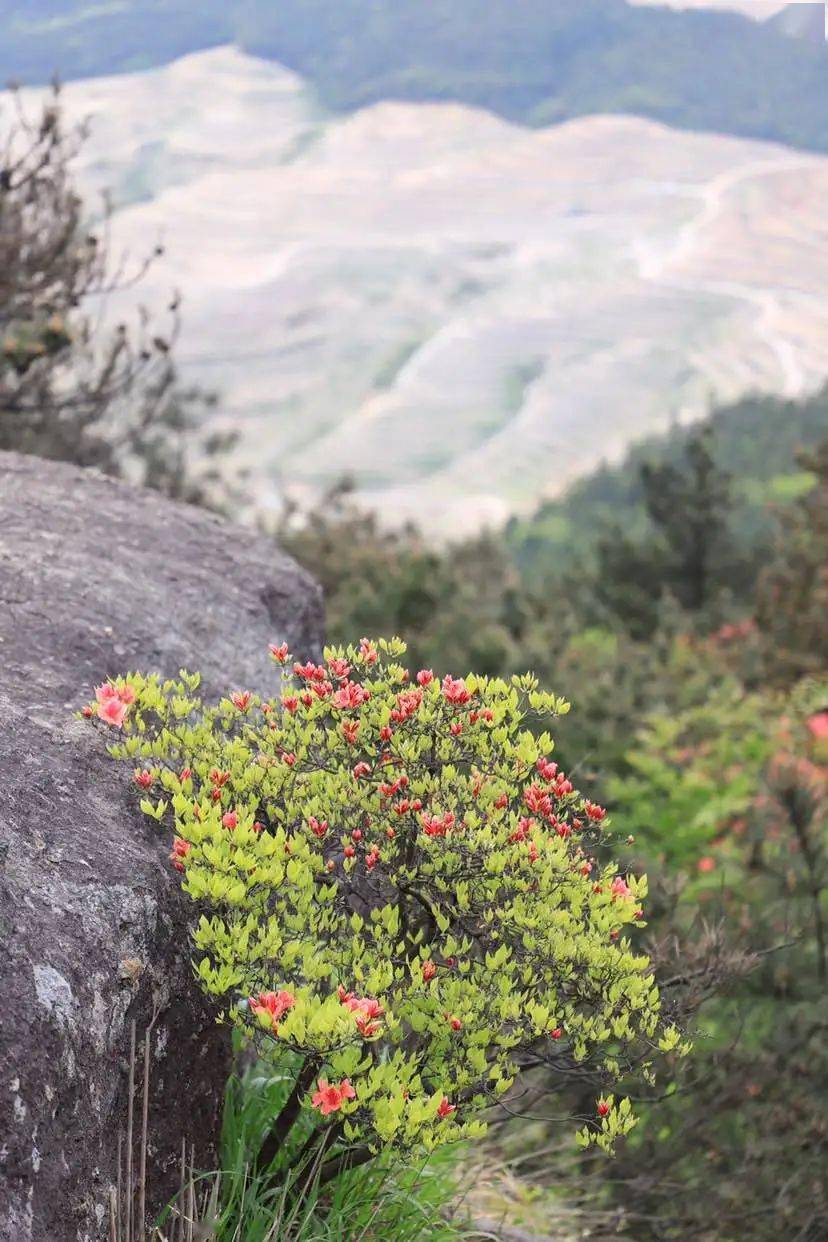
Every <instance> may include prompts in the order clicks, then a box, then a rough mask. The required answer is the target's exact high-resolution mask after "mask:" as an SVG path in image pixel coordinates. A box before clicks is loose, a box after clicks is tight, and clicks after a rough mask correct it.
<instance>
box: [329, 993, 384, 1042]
mask: <svg viewBox="0 0 828 1242" xmlns="http://www.w3.org/2000/svg"><path fill="white" fill-rule="evenodd" d="M340 1000H341V1001H342V1004H343V1005H344V1006H345V1008H346V1009H349V1010H350V1011H351V1013H352V1014H354V1015H355V1017H356V1024H357V1030H358V1031H359V1033H360V1035H362V1036H363V1038H365V1039H370V1037H371V1036H372V1035H376V1033H377V1031H378V1030H379V1029H380V1026H381V1023H380V1022H379V1019H380V1018H381V1017H382V1016H383V1014H384V1013H385V1009H384V1007H383V1006H382V1005H381V1004H380V1003H379V1001H378V1000H374V998H373V997H372V996H362V997H361V996H354V995H353V993H351V992H346V993H345V995H344V996H342V995H340Z"/></svg>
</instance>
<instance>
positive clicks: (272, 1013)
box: [250, 991, 296, 1031]
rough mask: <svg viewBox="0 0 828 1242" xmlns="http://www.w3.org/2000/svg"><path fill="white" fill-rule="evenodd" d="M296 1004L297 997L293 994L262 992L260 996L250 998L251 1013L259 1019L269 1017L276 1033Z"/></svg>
mask: <svg viewBox="0 0 828 1242" xmlns="http://www.w3.org/2000/svg"><path fill="white" fill-rule="evenodd" d="M295 1004H296V997H295V996H294V995H293V993H292V992H285V991H282V992H260V993H259V995H258V996H256V997H253V996H251V997H250V1009H251V1011H252V1012H253V1013H254V1014H255V1015H256V1017H257V1018H259V1017H264V1016H265V1015H267V1016H268V1017H269V1019H270V1024H271V1026H272V1027H273V1030H274V1031H275V1030H276V1028H277V1027H278V1025H279V1022H280V1021H281V1020H282V1018H283V1017H284V1016H285V1014H286V1013H287V1011H288V1010H289V1009H292V1008H293V1006H294V1005H295Z"/></svg>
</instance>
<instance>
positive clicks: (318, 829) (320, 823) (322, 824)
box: [308, 815, 328, 837]
mask: <svg viewBox="0 0 828 1242" xmlns="http://www.w3.org/2000/svg"><path fill="white" fill-rule="evenodd" d="M308 827H309V828H310V830H311V832H312V833H313V835H314V836H315V837H324V835H325V833H326V832H327V831H328V821H327V820H326V819H322V820H319V819H317V818H316V816H315V815H311V816H310V818H309V819H308Z"/></svg>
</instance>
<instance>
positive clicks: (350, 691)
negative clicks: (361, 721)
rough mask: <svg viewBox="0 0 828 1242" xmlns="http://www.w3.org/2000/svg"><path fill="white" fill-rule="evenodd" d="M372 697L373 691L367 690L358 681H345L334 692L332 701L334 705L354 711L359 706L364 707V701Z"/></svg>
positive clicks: (342, 709) (344, 709)
mask: <svg viewBox="0 0 828 1242" xmlns="http://www.w3.org/2000/svg"><path fill="white" fill-rule="evenodd" d="M370 697H371V691H370V690H366V689H365V687H364V686H361V685H360V684H359V682H356V681H343V682H342V683H341V685H340V687H339V689H338V690H337V691H336V693H335V694H334V696H333V698H332V699H331V702H332V703H333V706H334V707H336V708H339V709H340V710H341V711H354V710H355V709H356V708H358V707H362V704H363V703H367V702H368V700H369V699H370Z"/></svg>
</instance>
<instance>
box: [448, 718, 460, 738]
mask: <svg viewBox="0 0 828 1242" xmlns="http://www.w3.org/2000/svg"><path fill="white" fill-rule="evenodd" d="M462 732H463V724H462V722H461V721H459V720H452V722H451V724H450V725H449V733H451V735H452V736H453V737H459V736H460V734H461V733H462Z"/></svg>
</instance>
